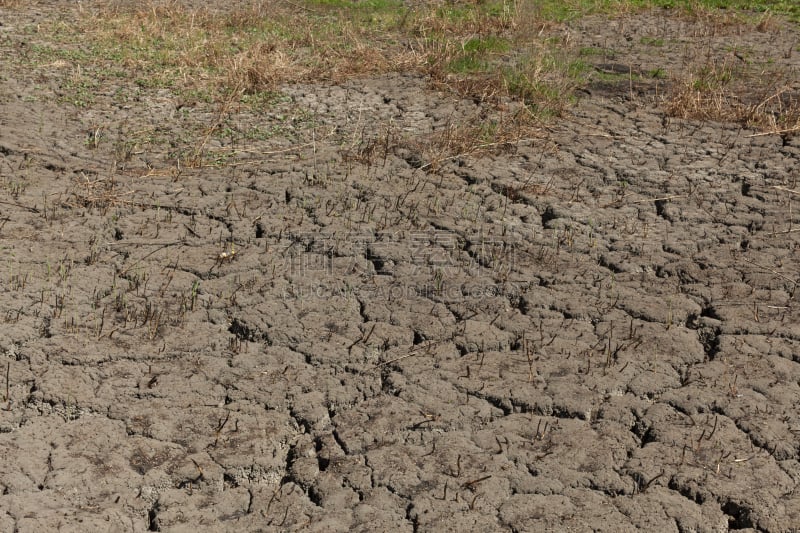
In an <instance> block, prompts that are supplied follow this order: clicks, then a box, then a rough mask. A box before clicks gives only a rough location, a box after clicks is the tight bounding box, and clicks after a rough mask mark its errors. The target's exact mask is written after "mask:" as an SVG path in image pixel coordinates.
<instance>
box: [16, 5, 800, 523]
mask: <svg viewBox="0 0 800 533" xmlns="http://www.w3.org/2000/svg"><path fill="white" fill-rule="evenodd" d="M37 9H38V10H37ZM47 9H48V6H47V5H41V6H38V7H37V6H34V7H31V8H29V9H16V10H13V11H11V10H9V11H8V12H5V13H0V15H2V16H1V17H0V18H1V19H2V20H0V22H2V26H0V58H2V62H3V72H2V74H0V177H1V178H2V185H3V187H2V191H1V193H0V200H1V201H0V244H1V245H2V250H3V259H2V262H1V263H0V271H1V272H2V276H0V278H1V279H0V321H1V322H2V327H1V328H0V363H1V364H0V376H2V378H3V381H5V379H6V373H7V372H8V377H7V382H8V395H9V397H8V398H7V401H5V402H4V403H3V408H2V410H0V449H1V450H2V455H0V489H1V490H0V531H20V532H32V531H55V530H59V531H91V530H96V531H211V530H213V531H294V530H311V531H337V530H339V531H343V530H350V531H501V530H510V531H614V532H616V531H634V530H647V531H727V530H729V529H737V530H738V529H741V530H748V529H750V530H756V531H770V532H777V531H793V530H797V529H800V492H797V487H798V482H800V444H799V443H798V433H799V432H800V411H799V409H800V366H799V363H800V311H799V306H798V301H797V294H796V289H797V285H798V283H800V261H798V257H800V256H799V255H798V245H799V244H800V232H798V231H797V230H798V229H800V216H798V211H800V209H798V200H800V197H798V191H799V190H800V187H798V179H799V178H800V170H799V169H798V158H799V157H800V137H798V136H797V135H754V134H756V133H758V132H756V131H751V130H748V129H742V128H741V127H740V126H737V125H732V124H722V123H714V122H698V121H692V120H679V119H676V118H669V117H667V116H666V115H665V113H664V110H663V106H661V105H659V94H658V93H659V91H661V90H663V85H662V87H661V88H659V82H657V81H655V80H652V79H651V80H649V81H641V80H638V79H637V80H636V81H635V82H633V81H631V82H629V81H623V82H621V83H619V82H618V83H610V82H602V83H601V82H597V83H593V84H590V85H589V86H588V87H587V88H586V90H585V91H582V92H581V95H580V99H579V101H578V102H577V104H576V105H575V107H574V108H573V109H572V110H571V111H570V112H569V113H568V114H567V116H565V117H563V118H562V119H559V120H556V121H555V122H554V123H553V124H552V125H551V126H549V128H548V130H547V131H546V132H543V133H542V135H541V136H540V137H537V138H531V139H523V140H522V141H520V142H519V143H517V144H516V145H514V146H509V147H508V148H507V149H505V150H500V151H498V152H497V153H495V154H493V155H486V156H481V157H469V156H464V157H453V158H450V159H447V160H445V161H441V162H438V163H437V164H433V163H435V162H433V161H431V160H428V159H426V156H425V151H424V150H422V149H419V150H415V149H414V146H417V147H421V146H424V144H422V143H417V144H413V143H400V142H394V141H393V139H402V138H411V137H414V138H418V139H424V138H425V135H427V134H428V133H430V132H436V131H440V130H441V129H442V128H447V127H448V125H449V124H451V123H454V122H455V121H457V120H459V119H461V118H463V117H469V116H472V115H475V114H480V113H482V112H486V113H489V112H490V111H486V110H482V109H481V106H480V104H478V103H475V102H474V101H472V100H462V99H460V98H458V97H456V96H454V95H452V94H450V93H445V92H437V91H436V90H435V89H434V88H432V87H431V86H430V84H429V83H428V82H427V80H425V79H423V78H421V77H419V76H411V75H399V74H392V75H386V76H382V77H376V78H374V79H359V80H350V81H347V82H343V83H340V84H318V85H307V86H296V85H295V86H287V87H284V88H283V89H282V95H283V97H282V98H281V99H280V100H279V101H277V102H275V103H274V105H273V106H272V107H271V109H270V111H269V113H268V115H266V116H265V115H260V116H255V115H248V114H246V113H240V114H233V115H232V118H231V119H230V122H229V124H228V126H229V128H230V131H231V133H230V135H229V136H227V137H224V136H217V137H213V138H210V139H209V140H208V145H207V148H208V149H209V150H212V151H213V150H217V151H218V153H220V154H227V155H228V156H230V160H228V161H224V162H223V163H225V164H219V165H216V166H206V167H203V168H199V169H197V168H196V169H187V168H183V169H176V168H175V165H174V164H173V163H171V162H170V161H171V159H170V158H171V157H173V156H172V154H170V153H169V150H168V148H169V142H170V141H171V140H172V141H173V143H175V142H178V141H175V140H176V139H180V138H181V135H182V132H183V131H187V130H189V129H191V128H192V127H194V126H193V125H196V124H208V123H210V122H213V120H214V114H215V109H214V108H213V107H212V106H208V107H207V108H204V107H203V106H202V105H193V106H189V107H188V108H187V107H186V106H183V104H182V102H180V101H177V100H176V98H175V97H173V96H171V95H170V94H169V93H167V92H163V93H159V92H158V91H150V92H142V94H141V95H139V96H138V97H137V98H132V99H131V100H130V101H129V102H128V103H127V104H125V105H122V104H119V103H118V101H117V100H115V99H114V98H113V96H114V91H115V90H116V89H117V88H115V87H109V88H108V91H107V94H105V96H104V95H103V94H100V95H99V96H98V97H97V98H96V100H95V101H94V102H93V103H92V105H90V106H87V107H84V108H76V107H74V106H72V105H69V104H67V103H63V102H60V101H59V100H58V99H57V98H56V97H51V98H48V95H51V96H52V95H56V96H57V95H58V91H59V87H58V86H57V84H55V83H51V82H50V78H49V77H48V75H47V72H38V73H34V72H28V71H26V70H25V69H23V68H15V67H14V66H13V65H15V64H16V63H15V58H17V57H19V54H22V53H23V52H22V51H21V50H23V49H24V48H25V46H26V40H28V39H30V38H31V37H30V36H29V35H28V34H26V33H25V32H24V31H23V28H24V27H28V26H30V25H31V24H36V21H37V20H38V19H40V18H41V17H43V16H45V15H46V13H47ZM65 9H69V8H68V7H65ZM554 31H560V32H568V33H569V35H570V39H572V40H573V42H575V43H578V44H580V45H582V46H587V47H592V46H595V47H604V48H608V49H613V50H614V51H615V54H614V56H615V57H611V58H609V57H593V58H590V59H591V60H592V61H596V62H597V68H598V69H602V70H604V71H614V70H615V69H617V70H618V69H620V68H624V69H630V70H633V69H639V70H641V71H647V70H649V69H653V68H663V69H666V70H667V71H669V72H670V74H673V73H678V72H680V69H682V68H685V65H686V64H687V63H688V62H691V61H692V54H697V55H699V54H716V55H717V56H718V57H719V58H720V60H722V59H724V58H725V57H728V56H730V54H731V53H732V52H731V50H732V48H731V43H736V49H737V50H739V51H741V50H746V51H747V53H748V54H749V56H750V57H752V58H753V60H754V61H767V60H768V59H770V60H772V61H774V62H778V63H780V64H781V65H782V66H783V67H782V68H785V69H787V70H789V71H792V72H796V69H797V67H798V66H800V53H798V52H796V51H795V53H793V54H786V53H784V51H785V50H791V49H792V47H795V46H796V43H797V42H798V39H800V33H799V32H798V29H797V27H795V26H790V25H785V26H783V27H781V28H779V29H774V28H773V29H772V30H770V31H766V32H760V31H757V30H756V29H755V28H752V27H735V28H732V29H730V31H728V32H725V31H722V32H719V31H714V32H711V31H708V29H707V28H706V27H705V26H704V25H703V22H702V21H697V20H688V19H681V18H678V17H674V16H673V15H671V14H667V13H663V12H655V13H646V14H642V15H636V16H628V17H626V18H624V20H623V19H620V20H612V21H611V22H609V21H608V19H603V18H591V17H590V18H586V19H583V20H580V21H578V22H574V23H570V24H568V25H566V26H564V27H560V28H558V29H557V30H554ZM643 37H648V38H658V39H664V41H665V42H666V43H668V45H669V44H670V43H671V44H674V46H664V47H654V46H647V45H646V44H644V43H646V42H649V41H647V39H643ZM27 44H29V43H27ZM676 49H678V50H680V52H678V53H676V52H675V50H676ZM6 65H8V68H6ZM51 68H52V70H53V72H56V71H57V70H58V69H62V68H69V67H68V66H65V65H62V64H54V65H52V66H51ZM795 79H797V77H796V76H795ZM661 83H662V84H663V82H661ZM792 91H794V92H793V93H792ZM797 91H798V87H797V86H796V85H795V86H794V87H790V88H789V94H795V95H796V94H797ZM253 124H256V125H257V126H258V127H259V128H261V129H262V130H263V131H269V132H271V133H272V134H271V135H268V136H265V137H264V138H245V137H244V136H238V137H237V135H236V132H237V131H252V128H253ZM137 135H138V137H137ZM145 135H146V136H149V138H150V139H152V138H159V139H162V141H163V142H162V143H161V144H157V143H152V144H147V143H145V141H143V140H141V139H142V138H143V137H144V136H145ZM131 139H133V141H131ZM387 139H388V141H387ZM126 142H127V144H126ZM137 143H138V144H137ZM126 146H127V151H125V147H126ZM159 146H160V147H163V146H166V147H167V148H163V149H160V148H157V147H159ZM231 150H235V152H232V151H231ZM121 151H122V152H124V153H121ZM223 254H226V255H223ZM2 384H3V385H5V383H2ZM3 388H5V387H3ZM4 396H5V391H4Z"/></svg>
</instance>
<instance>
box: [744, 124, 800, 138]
mask: <svg viewBox="0 0 800 533" xmlns="http://www.w3.org/2000/svg"><path fill="white" fill-rule="evenodd" d="M793 131H800V126H795V127H794V128H789V129H788V130H775V131H767V132H764V133H753V134H752V135H748V136H747V137H748V138H750V137H763V136H765V135H780V134H781V133H792V132H793Z"/></svg>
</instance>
